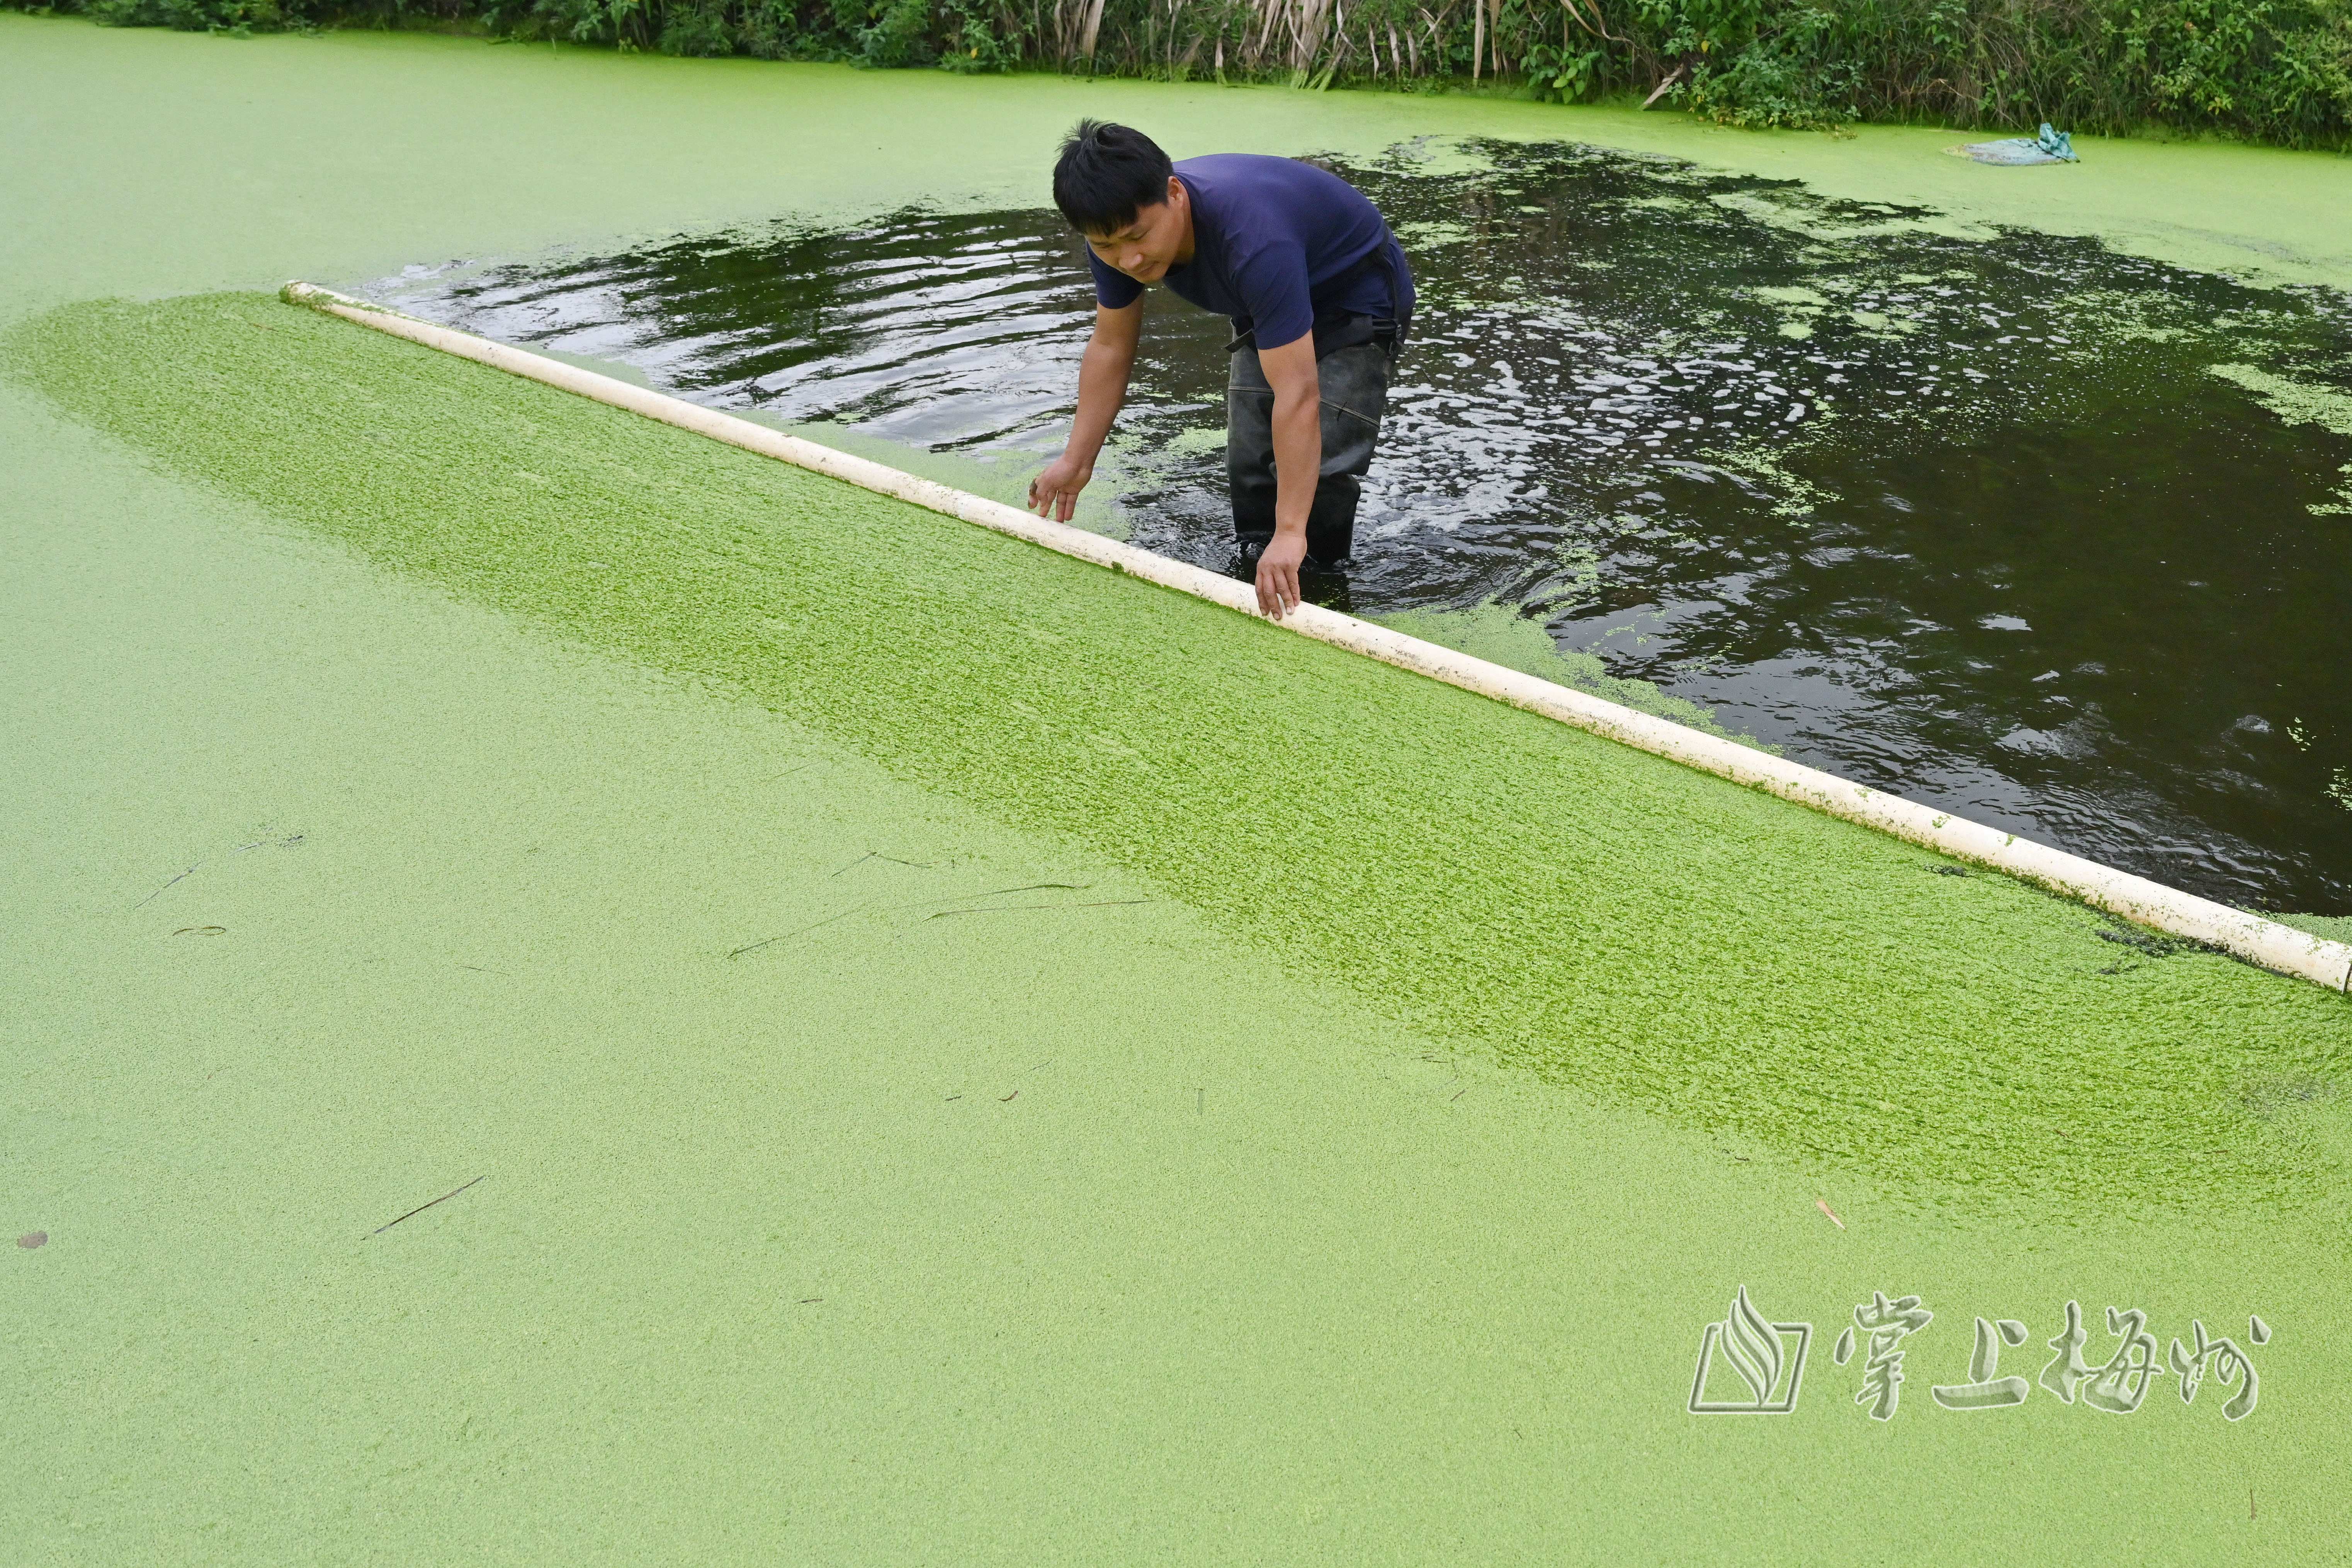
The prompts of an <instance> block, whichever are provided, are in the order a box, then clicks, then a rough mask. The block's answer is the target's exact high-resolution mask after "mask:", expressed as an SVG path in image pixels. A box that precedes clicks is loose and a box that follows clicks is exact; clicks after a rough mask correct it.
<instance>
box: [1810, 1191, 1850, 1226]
mask: <svg viewBox="0 0 2352 1568" xmlns="http://www.w3.org/2000/svg"><path fill="white" fill-rule="evenodd" d="M1813 1206H1814V1207H1815V1208H1817V1209H1819V1210H1821V1211H1822V1213H1823V1214H1826V1215H1829V1216H1830V1223H1831V1224H1832V1225H1833V1226H1837V1227H1838V1228H1839V1229H1840V1230H1843V1229H1844V1228H1845V1221H1843V1220H1842V1219H1840V1218H1838V1216H1837V1215H1834V1214H1830V1205H1828V1204H1827V1203H1825V1202H1823V1201H1822V1199H1820V1198H1815V1199H1814V1200H1813Z"/></svg>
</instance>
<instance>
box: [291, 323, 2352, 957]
mask: <svg viewBox="0 0 2352 1568" xmlns="http://www.w3.org/2000/svg"><path fill="white" fill-rule="evenodd" d="M279 292H280V295H281V297H282V298H283V299H284V300H286V301H287V302H288V303H289V304H294V305H307V306H309V307H310V308H311V309H313V310H323V311H325V312H327V313H328V314H330V315H334V316H340V317H341V318H342V319H343V320H345V321H355V322H357V323H358V324H360V325H361V326H363V327H373V328H374V329H375V330H376V331H381V332H389V333H391V334H392V335H393V336H394V337H397V338H405V339H407V340H408V341H409V342H414V343H422V344H424V345H425V347H427V348H433V349H439V350H441V351H442V352H443V353H452V354H456V355H457V356H458V357H459V358H461V359H469V360H473V361H475V362H476V363H480V364H487V365H490V366H492V367H494V368H496V369H499V370H502V371H506V372H508V373H509V374H514V375H520V376H524V377H527V378H529V379H530V380H532V381H536V382H541V383H544V384H547V385H549V386H553V387H559V388H561V389H562V390H563V391H565V392H571V393H576V394H578V395H581V396H583V397H591V398H593V399H595V400H596V401H597V402H599V403H605V404H610V405H613V406H614V407H615V408H625V409H627V410H629V411H630V412H631V413H633V414H642V415H644V416H646V417H647V418H650V419H658V420H660V421H662V422H663V423H664V424H666V425H675V426H677V427H678V428H680V429H682V430H691V431H693V432H695V433H696V434H697V435H700V436H708V437H711V438H712V439H713V440H718V441H724V442H726V443H728V444H729V445H730V446H733V447H742V448H743V449H744V450H746V451H751V452H757V453H759V454H761V456H762V457H768V458H776V459H777V460H778V461H780V462H786V463H791V464H793V465H794V466H795V467H797V468H807V469H809V470H811V471H813V472H815V473H820V474H824V475H825V476H827V477H828V478H831V479H841V480H843V481H845V482H846V483H849V484H853V485H856V486H859V487H861V488H862V489H869V490H875V491H877V492H879V493H880V494H883V495H887V496H893V497H896V498H897V499H898V500H904V501H908V502H911V503H913V504H914V505H916V506H919V507H924V508H927V509H929V510H932V511H936V512H942V513H945V514H946V515H947V516H949V517H952V518H958V519H961V521H965V522H971V523H977V524H978V525H979V526H981V527H982V528H988V529H993V530H995V531H997V532H999V533H1006V534H1011V535H1012V536H1013V538H1015V539H1023V540H1026V541H1028V542H1030V543H1032V544H1041V545H1044V546H1045V548H1046V549H1048V550H1054V551H1058V552H1061V553H1062V554H1064V555H1071V556H1076V558H1077V559H1079V560H1081V561H1088V562H1092V563H1094V564H1096V565H1097V566H1107V567H1108V568H1110V569H1111V570H1112V571H1114V572H1123V573H1125V574H1128V575H1129V576H1130V577H1140V578H1142V579H1143V580H1144V581H1146V582H1149V583H1156V584H1160V586H1161V587H1163V588H1173V589H1174V590H1176V591H1177V592H1178V593H1180V594H1190V595H1192V596H1193V597H1195V598H1200V599H1207V600H1209V601H1210V602H1212V603H1213V604H1218V605H1223V606H1224V607H1225V608H1227V609H1229V610H1234V611H1238V612H1239V613H1241V614H1243V615H1245V616H1251V617H1252V618H1254V619H1264V618H1265V617H1264V616H1261V615H1260V614H1259V611H1258V608H1257V593H1256V590H1255V588H1253V587H1252V586H1251V585H1250V584H1246V583H1242V582H1239V581H1237V580H1235V579H1234V578H1231V577H1226V576H1222V575H1220V574H1217V573H1214V572H1210V571H1206V570H1204V569H1203V568H1201V567H1198V566H1192V565H1187V564H1186V563H1183V562H1181V561H1171V560H1169V559H1168V558H1167V557H1165V556H1161V555H1154V554H1152V553H1151V552H1149V551H1146V550H1139V549H1137V548H1136V547H1135V546H1133V545H1131V544H1124V543H1121V542H1118V541H1117V540H1112V539H1105V538H1103V537H1102V536H1101V535H1099V534H1094V533H1088V532H1087V531H1086V530H1084V529H1082V528H1073V527H1071V526H1070V525H1069V524H1067V523H1061V522H1053V521H1047V520H1046V519H1044V518H1040V517H1036V516H1034V515H1032V514H1031V513H1029V512H1026V511H1024V510H1021V509H1020V508H1018V507H1014V506H1008V505H1006V504H1005V503H1003V501H993V500H986V499H984V498H983V497H981V496H976V495H972V494H970V493H969V492H967V491H964V490H959V489H952V488H951V487H950V486H947V485H943V484H940V483H938V482H937V481H935V480H931V479H918V478H916V477H915V476H914V475H912V474H904V473H900V472H899V471H898V469H896V468H886V467H885V466H883V465H882V464H880V463H876V462H871V461H869V460H867V459H866V458H854V457H851V456H850V455H849V454H848V453H846V452H836V451H835V450H833V449H832V448H831V447H821V446H818V445H817V444H816V443H815V442H814V441H806V440H803V439H802V438H801V437H797V436H787V435H785V434H784V433H783V432H782V431H780V430H772V429H770V428H769V427H767V426H764V425H755V424H753V423H752V422H751V421H750V420H748V419H739V418H737V417H736V416H733V415H731V414H722V413H720V412H719V410H717V409H715V408H705V407H702V406H701V405H698V404H693V403H688V402H687V401H685V400H684V399H682V398H677V397H671V396H669V395H667V394H665V393H659V392H655V391H652V390H650V389H648V388H646V387H642V386H632V385H630V384H628V383H626V382H624V381H616V380H614V378H613V377H611V376H608V375H599V374H596V373H595V372H594V371H591V370H583V369H581V368H580V367H579V366H577V365H571V364H565V363H562V362H561V361H559V360H551V359H548V358H546V357H544V356H542V355H540V354H535V353H530V352H529V351H527V350H524V349H518V348H512V347H509V345H507V344H505V343H498V342H490V341H489V340H488V339H487V338H478V337H475V336H473V335H472V334H470V333H467V332H460V331H455V330H453V329H451V328H448V327H442V326H436V325H435V324H434V323H432V322H430V321H418V320H417V319H416V318H415V317H414V316H405V315H403V314H401V313H400V312H399V311H397V310H389V309H387V308H385V307H383V306H382V305H375V304H371V303H369V302H367V301H366V300H354V299H352V298H351V297H350V296H348V295H344V294H338V293H336V292H335V291H334V290H332V289H321V288H320V287H319V286H318V285H316V284H312V283H303V282H292V283H289V284H287V285H286V287H285V288H284V289H281V290H280V291H279ZM1276 624H1277V625H1280V626H1286V627H1287V628H1288V629H1290V630H1292V631H1295V632H1297V633H1298V634H1300V635H1301V636H1303V637H1313V638H1315V639H1316V640H1317V641H1318V642H1326V643H1329V644H1331V645H1332V646H1333V647H1342V648H1346V649H1347V650H1348V651H1349V652H1350V653H1358V654H1362V655H1364V656H1365V657H1366V658H1376V659H1379V660H1381V662H1382V663H1385V664H1392V665H1395V666H1397V667H1398V668H1401V669H1409V670H1412V671H1413V672H1414V673H1415V674H1418V675H1425V676H1428V677H1429V678H1430V679H1433V680H1442V681H1444V682H1445V683H1446V684H1447V685H1449V686H1458V687H1460V688H1462V689H1464V690H1465V691H1475V692H1477V693H1478V694H1479V695H1481V696H1484V697H1492V698H1495V699H1496V700H1500V701H1504V702H1507V703H1510V704H1511V705H1512V706H1513V707H1515V708H1523V709H1526V710H1528V711H1529V712H1531V713H1540V714H1542V715H1543V716H1544V717H1546V718H1548V719H1556V720H1558V721H1560V722H1561V723H1563V724H1572V725H1574V726H1576V728H1578V729H1580V730H1585V731H1591V733H1593V734H1595V735H1600V736H1603V737H1605V738H1607V739H1609V740H1612V741H1616V742H1622V744H1624V745H1628V746H1632V747H1634V748H1635V749H1637V750H1639V751H1644V752H1651V753H1652V754H1653V755H1655V756H1661V757H1666V758H1670V759H1671V760H1673V761H1675V762H1677V763H1684V764H1685V765H1686V766H1689V767H1694V768H1697V769H1700V770H1701V771H1703V772H1706V773H1714V774H1715V775H1717V777H1719V778H1726V779H1729V780H1730V781H1732V782H1733V783H1734V784H1746V785H1748V787H1750V788H1752V789H1760V790H1763V791H1765V792H1767V793H1768V794H1771V795H1779V796H1780V798H1781V799H1783V800H1787V801H1793V802H1795V803H1796V804H1797V805H1803V806H1810V807H1811V808H1812V809H1813V810H1815V811H1821V812H1826V813H1827V814H1828V815H1830V816H1836V817H1843V818H1844V819H1845V820H1846V821H1848V822H1853V823H1859V824H1860V825H1862V826H1864V827H1872V828H1875V829H1877V830H1878V831H1880V832H1882V833H1888V834H1892V835H1893V836H1894V837H1897V838H1900V839H1903V840H1904V841H1906V843H1911V844H1916V845H1918V846H1920V847H1922V848H1926V849H1932V850H1935V851H1936V852H1937V853H1938V854H1941V855H1946V856H1948V857H1950V858H1953V859H1956V860H1966V861H1969V862H1971V863H1973V864H1975V865H1979V866H1984V867H1988V868H1991V869H1993V870H1997V871H2002V872H2006V873H2007V874H2009V875H2010V876H2012V877H2017V878H2020V879H2023V880H2025V881H2028V882H2032V883H2035V884H2037V885H2039V886H2041V887H2043V888H2047V889H2050V890H2051V891H2053V892H2056V893H2063V894H2065V895H2067V896H2068V897H2071V898H2075V899H2080V900H2082V901H2084V903H2086V904H2089V905H2091V906H2093V907H2094V908H2095V909H2101V910H2106V911H2107V912H2109V913H2110V914H2115V915H2119V916H2121V917H2122V918H2123V919H2125V920H2127V921H2133V922H2134V923H2136V924H2138V925H2143V926H2147V927H2150V928H2152V929H2154V930H2156V931H2164V932H2166V933H2168V934H2169V935H2172V936H2179V937H2186V938H2188V939H2189V940H2190V941H2192V942H2202V943H2205V944H2207V945H2208V946H2210V947H2215V948H2219V949H2221V951H2223V952H2229V953H2231V954H2234V955H2235V956H2237V957H2239V958H2242V959H2244V960H2245V961H2246V962H2247V963H2253V964H2257V965H2260V966H2261V967H2262V968H2264V969H2268V970H2273V971H2275V972H2277V973H2281V974H2291V975H2297V976H2300V977H2301V978H2303V979H2305V980H2311V981H2315V982H2317V983H2318V984H2321V985H2325V986H2326V987H2327V988H2328V989H2329V990H2332V991H2337V992H2342V993H2345V994H2352V943H2346V942H2330V941H2328V940H2326V938H2324V937H2317V936H2314V935H2312V934H2311V933H2310V932H2308V931H2297V930H2295V929H2294V927H2292V926H2285V925H2281V924H2279V923H2278V922H2277V921H2269V920H2264V919H2263V917H2261V916H2260V915H2255V914H2249V913H2247V912H2246V911H2244V910H2234V909H2231V908H2230V907H2229V906H2228V905H2226V904H2220V903H2215V902H2214V901H2212V900H2210V899H2200V898H2198V897H2197V896H2195V895H2194V894H2191V893H2184V892H2182V891H2180V890H2179V889H2177V888H2168V887H2166V886H2165V885H2164V884H2162V883H2160V882H2153V881H2150V880H2148V879H2147V878H2145V877H2135V876H2132V875H2131V874H2129V873H2128V872H2124V871H2117V870H2115V869H2113V868H2109V867H2105V866H2102V865H2099V864H2098V863H2097V862H2095V861H2092V860H2085V859H2084V858H2082V857H2081V856H2079V855H2069V854H2067V853H2066V852H2065V851H2063V850H2061V849H2053V848H2050V847H2047V846H2046V845H2041V844H2036V843H2033V842H2032V840H2030V839H2024V838H2020V837H2018V836H2017V835H2015V834H2013V833H2003V832H2001V831H2000V829H1998V828H1992V827H1986V826H1982V825H1980V824H1979V823H1974V822H1970V821H1969V820H1967V819H1966V818H1964V817H1959V816H1954V815H1952V814H1951V813H1950V812H1948V811H1938V810H1937V809H1936V808H1935V807H1933V806H1927V805H1918V804H1917V803H1916V802H1914V801H1908V800H1905V799H1904V798H1903V797H1902V796H1900V795H1889V794H1887V793H1886V792H1885V791H1884V790H1875V789H1871V788H1869V787H1867V786H1866V785H1863V784H1852V783H1849V782H1847V781H1846V780H1844V779H1841V778H1838V777H1836V776H1835V775H1834V774H1831V773H1822V771H1821V770H1820V769H1818V768H1809V767H1806V766H1804V765H1803V764H1801V763H1792V762H1789V761H1787V760H1786V759H1784V758H1780V757H1776V756H1772V755H1770V754H1769V753H1768V752H1759V751H1758V750H1756V749H1755V748H1753V747H1750V746H1746V745H1742V744H1741V743H1739V742H1737V741H1731V740H1727V739H1724V738H1722V737H1720V736H1716V735H1709V734H1706V733H1703V732H1702V731H1697V730H1693V729H1690V728H1688V727H1686V726H1685V725H1681V724H1677V723H1675V722H1674V721H1672V720H1669V719H1660V718H1655V717H1654V716H1652V715H1650V714H1647V713H1641V712H1636V711H1635V710H1633V709H1631V708H1626V707H1623V706H1621V705H1620V704H1618V703H1614V702H1611V701H1608V700H1604V699H1602V698H1599V697H1594V696H1591V695H1590V694H1589V693H1586V692H1582V691H1578V690H1575V689H1572V688H1570V687H1565V686H1560V685H1557V684H1555V683H1554V682H1552V681H1549V680H1545V679H1541V678H1539V677H1537V676H1533V675H1526V674H1522V673H1521V672H1520V671H1518V670H1516V669H1507V668H1504V667H1502V666H1501V665H1498V664H1490V663H1488V662H1487V661H1486V660H1485V659H1483V658H1471V657H1470V656H1469V655H1468V654H1464V653H1456V652H1454V650H1453V649H1452V648H1447V647H1439V646H1438V645H1437V644H1435V643H1431V642H1423V640H1422V639H1421V638H1419V637H1407V636H1405V635H1404V634H1403V633H1402V632H1396V631H1391V630H1390V629H1389V628H1388V627H1386V626H1374V625H1372V624H1371V623H1370V622H1369V621H1360V620H1358V619H1356V618H1355V617H1354V616H1343V615H1340V614H1339V613H1338V612H1337V611H1334V610H1327V609H1324V608H1322V607H1321V606H1320V605H1304V604H1302V605H1299V606H1298V607H1297V609H1295V610H1293V611H1291V612H1290V613H1289V614H1288V615H1287V616H1285V617H1283V619H1282V620H1281V621H1279V622H1278V623H1276Z"/></svg>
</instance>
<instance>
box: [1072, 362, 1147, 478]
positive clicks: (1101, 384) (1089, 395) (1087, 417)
mask: <svg viewBox="0 0 2352 1568" xmlns="http://www.w3.org/2000/svg"><path fill="white" fill-rule="evenodd" d="M1134 369H1135V351H1134V350H1133V349H1129V348H1120V347H1118V346H1117V345H1116V344H1112V343H1106V342H1102V341H1101V340H1099V339H1097V340H1094V341H1092V342H1088V343H1087V353H1086V357H1085V358H1084V359H1082V360H1080V361H1079V362H1078V411H1077V415H1076V417H1075V418H1073V419H1072V420H1071V421H1070V440H1069V444H1068V445H1067V446H1066V447H1064V448H1063V450H1064V451H1065V452H1066V453H1067V454H1068V455H1069V456H1071V457H1073V458H1077V459H1078V460H1079V461H1081V462H1083V463H1085V464H1086V465H1087V467H1088V468H1092V467H1093V466H1094V460H1095V458H1096V457H1097V455H1098V454H1099V453H1100V452H1101V451H1102V447H1103V443H1104V442H1105V441H1107V440H1108V439H1109V438H1110V423H1111V421H1112V420H1113V419H1115V418H1117V417H1118V411H1119V407H1120V405H1122V404H1124V403H1126V401H1127V380H1128V376H1129V374H1131V373H1132V372H1133V371H1134Z"/></svg>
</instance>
